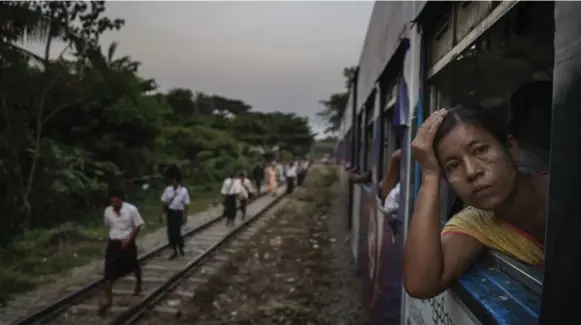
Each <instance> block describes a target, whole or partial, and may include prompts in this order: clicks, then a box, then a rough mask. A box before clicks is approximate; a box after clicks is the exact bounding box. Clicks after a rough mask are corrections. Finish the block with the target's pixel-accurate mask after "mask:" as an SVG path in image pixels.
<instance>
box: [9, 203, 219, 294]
mask: <svg viewBox="0 0 581 325" xmlns="http://www.w3.org/2000/svg"><path fill="white" fill-rule="evenodd" d="M216 200H217V199H216V196H215V192H214V193H204V194H199V195H196V196H194V197H193V198H192V203H191V204H190V207H189V211H190V213H195V212H199V211H203V210H206V209H207V208H208V207H209V206H210V205H211V204H213V203H215V202H216ZM136 205H137V207H138V208H139V211H140V213H141V215H142V217H143V219H144V220H145V223H146V227H145V229H144V234H147V233H150V232H153V231H155V230H157V229H159V228H160V227H163V226H164V224H162V222H161V219H160V218H159V215H160V212H161V203H160V202H159V198H158V197H154V196H153V195H150V196H148V197H147V198H144V199H143V201H142V202H139V203H136ZM90 215H91V217H90V218H84V219H86V220H87V221H84V222H83V223H80V222H67V223H64V224H61V225H60V226H59V227H56V228H52V229H31V230H27V231H25V232H24V233H23V234H22V235H21V236H20V237H19V238H18V239H17V240H15V241H14V242H12V243H11V244H10V245H9V246H7V247H5V248H3V249H0V303H2V302H5V301H6V300H7V299H8V298H9V297H10V296H11V295H13V294H15V293H20V292H24V291H27V290H30V289H32V288H34V287H36V286H37V285H39V284H42V283H44V282H46V281H47V277H46V276H49V275H54V274H59V273H62V272H65V271H67V270H69V269H71V268H74V267H77V266H81V265H84V264H86V263H88V262H90V261H92V260H94V259H95V258H100V257H102V255H103V252H104V249H105V243H106V240H107V233H108V229H107V228H106V227H105V226H104V225H103V217H102V211H97V212H93V213H90Z"/></svg>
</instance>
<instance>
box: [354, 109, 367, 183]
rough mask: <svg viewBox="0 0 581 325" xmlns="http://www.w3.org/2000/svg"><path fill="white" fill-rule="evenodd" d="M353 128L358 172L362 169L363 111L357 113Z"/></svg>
mask: <svg viewBox="0 0 581 325" xmlns="http://www.w3.org/2000/svg"><path fill="white" fill-rule="evenodd" d="M354 130H355V142H354V144H355V146H356V148H355V165H356V166H358V167H359V170H360V172H361V171H363V169H362V168H363V147H364V144H363V139H364V137H363V132H364V130H365V129H364V128H363V112H361V113H359V115H358V116H357V124H356V125H355V127H354Z"/></svg>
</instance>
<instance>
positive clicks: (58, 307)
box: [10, 193, 270, 325]
mask: <svg viewBox="0 0 581 325" xmlns="http://www.w3.org/2000/svg"><path fill="white" fill-rule="evenodd" d="M266 195H268V193H261V194H260V195H257V196H255V197H253V198H252V199H250V201H249V204H250V203H253V202H255V201H256V200H258V199H259V198H262V197H264V196H266ZM269 205H270V204H269ZM267 207H268V206H267ZM259 214H260V213H259ZM223 218H224V217H223V216H218V217H215V218H213V219H211V220H208V221H207V222H205V223H203V224H201V225H199V226H197V227H195V228H194V229H191V230H189V231H188V232H186V233H184V234H182V236H183V237H191V236H193V235H195V234H197V233H199V232H201V231H202V230H204V229H206V228H208V227H210V226H211V225H213V224H214V223H216V222H218V221H220V220H222V219H223ZM169 246H170V245H169V242H167V243H164V244H161V245H159V246H157V247H156V248H154V249H152V250H151V251H149V252H147V253H145V254H143V255H141V256H140V257H139V262H140V263H143V262H145V261H147V260H149V259H150V258H152V257H153V256H155V255H157V254H159V253H160V252H162V251H163V250H165V249H166V248H168V247H169ZM104 282H105V278H100V279H97V280H94V281H92V282H89V283H87V284H85V285H84V286H82V287H81V288H79V289H78V290H75V291H73V292H71V293H69V294H67V295H66V296H64V297H62V298H59V299H58V300H57V301H55V302H53V303H51V304H50V305H47V306H43V307H41V308H39V309H37V310H36V311H34V312H32V313H31V314H29V315H26V316H24V317H22V318H20V319H17V320H15V321H13V322H12V323H10V325H34V324H38V323H39V322H42V321H47V320H50V319H53V318H54V317H56V316H58V315H59V314H60V313H61V312H62V311H63V310H65V309H67V308H68V307H70V306H71V305H74V302H75V301H77V300H79V299H82V298H84V297H85V296H86V295H87V294H88V293H90V291H91V290H93V289H95V288H97V287H99V286H101V285H103V283H104Z"/></svg>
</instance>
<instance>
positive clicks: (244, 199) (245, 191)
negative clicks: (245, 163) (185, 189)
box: [238, 171, 255, 220]
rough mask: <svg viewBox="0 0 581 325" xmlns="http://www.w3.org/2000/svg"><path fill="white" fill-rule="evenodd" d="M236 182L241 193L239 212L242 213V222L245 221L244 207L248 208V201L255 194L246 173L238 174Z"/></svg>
mask: <svg viewBox="0 0 581 325" xmlns="http://www.w3.org/2000/svg"><path fill="white" fill-rule="evenodd" d="M238 181H239V182H240V185H241V186H242V189H241V190H242V193H240V196H239V200H240V211H241V212H242V220H244V219H246V207H247V206H248V200H250V198H251V197H252V196H253V195H254V194H255V192H254V189H253V188H252V182H251V181H250V179H248V177H247V176H246V172H244V171H242V172H240V173H239V174H238Z"/></svg>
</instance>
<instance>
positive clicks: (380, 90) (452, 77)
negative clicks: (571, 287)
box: [338, 1, 581, 325]
mask: <svg viewBox="0 0 581 325" xmlns="http://www.w3.org/2000/svg"><path fill="white" fill-rule="evenodd" d="M559 6H561V7H564V6H565V5H564V3H563V4H562V5H561V4H557V5H556V4H555V3H553V2H538V3H532V2H531V3H529V2H519V1H482V2H476V1H464V2H427V1H423V2H422V1H415V2H383V1H378V2H376V4H375V6H374V8H373V12H372V15H371V21H370V23H369V27H368V31H367V34H366V38H365V41H364V45H363V49H362V53H361V56H360V60H359V64H358V69H357V73H356V78H355V81H354V84H353V88H352V89H351V93H350V97H349V102H348V106H347V109H346V113H345V116H344V118H343V122H342V124H341V128H340V136H339V139H340V145H339V147H340V148H341V149H340V150H338V154H339V156H340V161H341V163H342V165H343V167H344V168H342V170H341V184H342V189H343V193H342V195H343V197H344V198H345V200H344V202H345V204H346V209H345V211H346V213H345V215H344V216H343V217H344V218H345V220H346V223H347V224H348V226H349V227H350V229H351V247H352V250H353V257H354V259H355V260H356V261H357V265H358V274H359V276H360V278H361V281H362V284H363V287H364V301H365V303H366V306H367V308H368V310H369V314H370V317H371V319H372V321H371V323H372V324H402V325H414V324H415V325H420V324H422V325H423V324H429V325H439V324H463V325H472V324H523V325H525V324H526V325H528V324H537V323H539V322H540V323H541V324H557V323H555V322H554V320H559V321H562V320H563V319H570V320H573V319H574V318H571V317H573V316H572V313H570V312H569V313H567V312H565V311H563V309H564V308H562V307H561V308H559V307H558V306H559V305H558V304H555V303H553V304H551V305H549V304H547V303H542V302H543V301H546V299H547V297H549V296H550V297H556V296H557V295H558V294H557V292H558V290H556V289H554V287H547V286H545V287H544V288H543V277H544V275H543V274H547V276H549V275H550V274H551V273H550V271H551V270H552V269H553V266H550V265H546V266H545V267H544V270H543V269H542V268H537V267H531V266H528V265H525V264H523V263H520V262H518V261H516V260H514V259H512V258H510V257H508V256H505V255H503V254H500V253H496V252H488V253H487V254H485V256H483V257H482V258H480V259H479V260H478V261H477V262H476V263H475V264H474V266H473V267H472V268H471V269H470V270H469V271H468V272H467V273H466V274H465V275H464V276H462V277H461V278H460V280H459V281H458V283H457V284H456V285H455V286H454V287H453V288H451V289H449V290H447V291H445V292H444V293H442V294H440V295H438V296H437V297H435V298H432V299H428V300H419V299H414V298H412V297H410V296H409V295H407V294H406V292H405V290H404V289H403V287H402V281H401V267H402V265H401V262H402V247H403V243H404V241H405V237H406V235H407V225H408V224H409V221H410V218H411V215H412V209H413V204H414V202H415V197H416V195H417V191H418V190H419V187H420V185H421V184H420V177H419V175H420V167H419V165H418V164H417V163H416V162H414V161H413V160H412V157H411V153H410V145H411V140H412V138H413V136H414V135H415V131H416V130H417V128H418V127H419V126H420V125H421V123H422V122H423V120H424V119H425V117H426V116H427V115H429V114H430V113H431V112H433V111H434V110H435V109H437V108H440V107H449V106H450V105H456V104H460V103H464V102H468V101H473V102H478V104H479V105H480V106H481V107H484V108H486V109H496V110H499V111H501V112H503V114H504V112H506V114H507V116H509V117H508V118H507V119H509V118H510V119H512V120H513V121H514V120H517V122H518V120H519V117H518V116H519V115H518V114H517V113H514V111H515V108H514V106H515V105H517V104H515V103H516V101H515V100H514V99H513V98H515V96H516V95H514V94H515V93H517V92H518V91H520V89H529V88H530V87H529V88H527V87H528V86H527V85H528V84H535V85H537V84H541V85H542V87H545V88H543V89H544V90H543V93H544V92H545V90H546V86H547V85H548V87H549V93H550V92H551V90H552V87H553V86H552V82H553V81H552V78H553V67H554V66H555V61H554V59H553V58H554V57H557V56H556V54H555V52H554V47H553V43H554V37H558V35H557V36H555V35H554V34H553V33H554V26H555V17H554V14H553V13H554V10H555V8H558V7H559ZM565 11H566V10H565V9H562V11H561V15H562V16H563V17H565V16H564V15H565V14H564V12H565ZM557 12H558V9H557ZM570 22H571V24H573V22H572V21H570ZM577 25H579V24H578V23H577V24H576V25H575V28H576V27H577ZM557 32H558V31H557ZM575 32H577V34H573V35H574V36H576V37H577V39H578V38H579V37H581V31H575ZM562 33H563V35H565V36H564V37H565V38H567V37H568V38H569V39H573V38H575V37H573V36H572V35H571V31H570V30H569V31H567V30H565V29H563V31H562ZM578 61H579V60H578ZM580 62H581V61H580ZM523 85H524V86H523ZM555 87H556V86H555ZM533 88H534V87H533ZM531 89H532V88H531ZM534 89H538V88H534ZM523 91H524V90H523ZM523 91H521V92H523ZM554 91H557V90H554ZM527 96H528V97H530V98H540V99H538V101H540V102H543V103H545V105H544V106H545V107H544V108H543V109H546V110H549V111H550V109H551V106H552V105H553V104H552V101H551V100H552V99H551V98H550V97H551V96H550V95H549V99H548V104H547V102H546V101H545V100H546V98H541V97H538V96H541V95H539V94H536V93H531V92H530V90H529V93H527V95H526V96H525V97H527ZM535 96H536V97H535ZM545 97H546V96H545ZM515 114H516V115H515ZM549 116H550V112H549ZM549 119H550V118H549ZM521 123H525V128H526V126H527V125H529V124H530V127H531V128H533V125H534V128H535V132H532V133H536V135H534V136H533V139H532V140H530V141H532V142H534V141H536V140H539V138H540V137H543V136H545V135H546V134H548V136H549V137H550V133H551V131H550V130H551V129H550V128H551V126H550V123H551V122H550V121H549V122H548V123H549V124H548V125H549V126H548V128H549V129H548V130H545V129H546V124H543V123H541V124H538V123H536V124H535V121H533V122H530V121H528V120H527V122H521ZM553 123H555V122H554V121H553ZM553 129H554V128H553ZM545 131H546V132H545ZM529 133H530V132H529ZM535 137H536V138H535ZM519 140H520V139H519ZM541 140H542V139H541ZM527 141H528V140H527ZM553 141H554V140H553ZM548 142H550V139H549V140H547V143H548ZM523 143H526V141H525V142H523ZM519 144H520V142H519ZM533 147H534V150H533V149H530V148H533ZM527 148H529V149H527ZM396 149H401V150H402V153H403V154H402V159H401V161H400V170H401V174H400V184H401V194H400V201H399V211H398V212H397V214H396V215H395V216H392V218H394V219H396V220H399V222H400V223H401V227H398V223H393V222H388V220H391V219H390V216H386V215H385V214H384V210H383V207H382V202H381V198H380V197H379V195H378V183H379V181H380V180H381V177H382V175H383V170H384V169H385V168H386V165H387V158H386V157H389V156H390V154H391V153H392V152H393V151H394V150H396ZM519 150H522V152H520V153H519V161H518V163H519V166H518V167H519V169H522V168H529V169H531V168H532V169H535V168H537V169H546V168H548V157H549V152H550V155H551V157H552V156H554V155H556V153H553V152H551V151H550V150H551V148H550V147H549V145H548V144H547V145H546V147H542V148H541V147H535V146H532V145H531V146H530V147H527V146H524V149H519ZM527 150H528V151H527ZM559 157H560V156H559ZM354 166H357V167H358V168H359V170H360V171H363V172H371V175H372V181H371V182H370V183H366V184H353V183H352V182H350V181H349V179H348V176H349V173H348V171H347V169H348V168H352V167H354ZM551 170H552V169H551ZM552 177H553V176H552V175H551V178H552ZM552 182H553V181H552V180H551V183H552ZM550 191H551V192H550V195H549V196H551V195H553V196H556V195H558V194H556V193H558V190H557V189H553V188H551V189H550ZM440 195H441V196H440V210H441V211H440V212H441V216H440V217H441V223H442V225H444V224H445V223H446V221H447V220H448V219H449V218H450V217H451V214H452V213H454V212H453V211H454V209H456V202H457V201H458V199H457V198H456V197H455V195H453V194H452V193H451V190H449V189H448V188H447V187H446V186H442V188H441V193H440ZM555 210H558V209H555ZM555 213H556V212H555ZM551 218H558V217H553V216H551V214H550V213H549V217H548V220H549V221H548V223H547V224H548V230H547V238H548V239H547V240H549V239H551V238H553V237H552V236H554V235H551V234H552V233H554V232H555V231H556V230H555V229H556V228H557V226H556V225H554V224H555V222H553V223H551V220H555V219H551ZM552 224H553V226H551V225H552ZM555 242H557V241H552V242H549V243H548V245H549V244H551V243H553V244H552V245H554V246H557V244H555ZM563 242H564V241H561V242H560V243H561V245H564V244H563ZM554 246H553V250H552V251H555V248H554ZM551 254H552V255H551ZM551 254H548V253H547V258H551V256H556V255H558V254H556V253H555V254H556V255H555V254H554V253H551ZM561 256H564V255H561ZM553 262H554V263H556V262H555V258H554V257H553ZM554 269H557V268H554ZM575 269H578V268H575ZM559 270H560V271H559V272H565V270H564V268H561V269H559ZM543 271H545V272H543ZM555 272H557V271H555ZM561 274H562V273H561ZM550 278H551V279H555V276H553V277H550ZM569 281H570V283H579V282H580V281H578V280H574V279H571V276H569ZM555 282H557V280H555ZM559 283H564V282H562V281H560V282H559ZM543 291H545V295H546V296H547V297H544V299H541V293H542V292H543ZM547 292H551V294H549V293H547ZM544 306H547V307H544ZM557 309H559V312H556V310H557ZM565 314H566V315H568V316H563V315H565ZM567 317H570V318H567ZM561 323H562V322H561Z"/></svg>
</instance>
